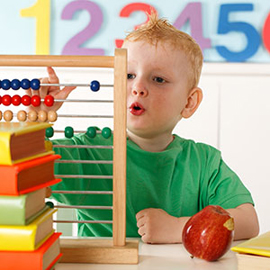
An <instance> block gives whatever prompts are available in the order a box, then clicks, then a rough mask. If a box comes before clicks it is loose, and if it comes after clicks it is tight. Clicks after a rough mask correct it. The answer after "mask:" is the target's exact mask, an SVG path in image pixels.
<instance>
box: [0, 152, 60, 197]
mask: <svg viewBox="0 0 270 270" xmlns="http://www.w3.org/2000/svg"><path fill="white" fill-rule="evenodd" d="M60 157H61V156H60V155H47V156H43V157H39V158H35V159H31V160H28V161H25V162H21V163H18V164H13V165H0V175H1V177H0V194H1V195H15V196H18V195H21V194H26V193H29V192H32V191H34V190H37V189H40V188H44V187H47V186H51V185H54V184H56V183H58V182H60V181H61V179H55V176H54V161H55V160H56V159H59V158H60Z"/></svg>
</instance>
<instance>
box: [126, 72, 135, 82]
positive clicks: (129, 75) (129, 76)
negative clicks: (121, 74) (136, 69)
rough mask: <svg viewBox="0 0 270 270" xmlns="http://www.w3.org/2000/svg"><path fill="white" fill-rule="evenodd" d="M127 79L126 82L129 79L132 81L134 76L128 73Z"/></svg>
mask: <svg viewBox="0 0 270 270" xmlns="http://www.w3.org/2000/svg"><path fill="white" fill-rule="evenodd" d="M127 78H128V80H129V79H134V78H135V75H134V74H130V73H129V74H128V75H127Z"/></svg>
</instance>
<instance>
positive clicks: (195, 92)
mask: <svg viewBox="0 0 270 270" xmlns="http://www.w3.org/2000/svg"><path fill="white" fill-rule="evenodd" d="M202 98H203V93H202V90H201V88H199V87H194V88H193V89H192V90H191V91H190V93H189V95H188V98H187V103H186V106H185V108H184V109H183V111H182V112H181V115H182V117H184V118H189V117H190V116H192V115H193V114H194V113H195V112H196V110H197V109H198V107H199V105H200V103H201V101H202Z"/></svg>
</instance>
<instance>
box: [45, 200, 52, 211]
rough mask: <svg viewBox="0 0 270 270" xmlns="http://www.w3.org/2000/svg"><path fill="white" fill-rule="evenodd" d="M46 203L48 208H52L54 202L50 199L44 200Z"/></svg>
mask: <svg viewBox="0 0 270 270" xmlns="http://www.w3.org/2000/svg"><path fill="white" fill-rule="evenodd" d="M46 205H47V206H49V208H52V209H53V208H54V204H53V202H51V201H50V202H46Z"/></svg>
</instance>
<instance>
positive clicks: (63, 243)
mask: <svg viewBox="0 0 270 270" xmlns="http://www.w3.org/2000/svg"><path fill="white" fill-rule="evenodd" d="M60 247H61V252H62V253H63V256H62V258H61V261H60V263H94V264H137V263H138V247H139V241H138V240H126V245H125V246H122V247H119V246H113V240H112V239H96V238H90V239H89V238H87V239H86V238H76V239H74V238H61V239H60Z"/></svg>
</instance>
